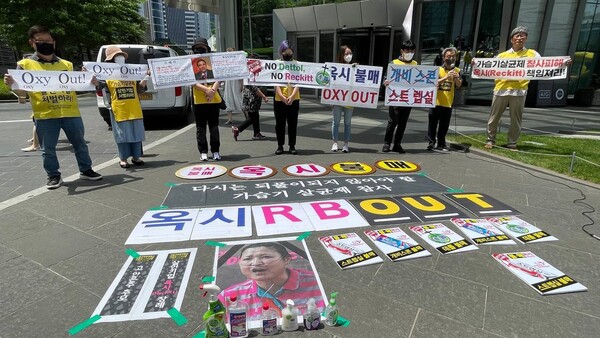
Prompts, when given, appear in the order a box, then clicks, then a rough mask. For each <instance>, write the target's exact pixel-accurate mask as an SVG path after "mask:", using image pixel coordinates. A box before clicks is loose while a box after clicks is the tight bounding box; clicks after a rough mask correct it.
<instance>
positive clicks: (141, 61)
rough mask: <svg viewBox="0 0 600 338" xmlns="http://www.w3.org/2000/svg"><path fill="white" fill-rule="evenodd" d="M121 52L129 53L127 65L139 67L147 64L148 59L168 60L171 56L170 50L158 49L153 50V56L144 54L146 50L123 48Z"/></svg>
mask: <svg viewBox="0 0 600 338" xmlns="http://www.w3.org/2000/svg"><path fill="white" fill-rule="evenodd" d="M121 50H122V51H124V52H125V53H127V60H125V63H130V64H138V65H145V64H147V60H148V59H158V58H166V57H169V56H171V55H170V54H169V50H164V49H158V48H154V49H153V54H148V53H147V52H146V53H144V51H145V49H144V48H121ZM103 54H104V52H103ZM104 59H106V54H104V57H103V60H104Z"/></svg>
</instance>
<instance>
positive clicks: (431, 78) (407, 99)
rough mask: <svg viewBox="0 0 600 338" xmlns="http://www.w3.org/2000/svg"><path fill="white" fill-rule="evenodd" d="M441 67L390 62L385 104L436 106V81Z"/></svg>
mask: <svg viewBox="0 0 600 338" xmlns="http://www.w3.org/2000/svg"><path fill="white" fill-rule="evenodd" d="M439 71H440V67H437V66H436V67H434V66H404V65H395V64H391V63H390V64H389V65H388V68H387V80H388V81H390V82H389V85H388V86H387V87H386V89H385V101H384V102H385V105H386V106H400V107H428V108H433V107H435V100H436V97H437V87H436V83H437V80H438V74H439Z"/></svg>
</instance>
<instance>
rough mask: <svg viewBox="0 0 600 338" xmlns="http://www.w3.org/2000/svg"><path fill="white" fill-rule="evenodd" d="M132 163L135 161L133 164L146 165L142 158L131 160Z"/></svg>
mask: <svg viewBox="0 0 600 338" xmlns="http://www.w3.org/2000/svg"><path fill="white" fill-rule="evenodd" d="M131 163H133V165H138V166H139V165H144V164H145V162H144V161H142V160H131Z"/></svg>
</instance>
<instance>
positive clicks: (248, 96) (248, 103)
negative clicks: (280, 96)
mask: <svg viewBox="0 0 600 338" xmlns="http://www.w3.org/2000/svg"><path fill="white" fill-rule="evenodd" d="M242 93H243V98H242V109H243V112H244V115H246V116H247V118H246V120H245V121H244V122H242V123H241V124H240V125H239V126H237V127H231V131H232V132H233V138H234V139H235V140H236V141H237V140H238V135H239V134H240V133H241V132H243V131H244V130H246V128H248V127H249V126H250V125H252V129H253V130H254V136H252V139H253V140H264V139H265V138H266V136H264V135H263V134H261V133H260V116H259V111H260V106H261V103H262V101H263V100H264V101H265V103H267V102H269V98H268V97H267V96H266V95H265V94H264V93H263V92H262V91H261V90H260V88H258V87H257V86H252V85H248V86H244V90H243V92H242Z"/></svg>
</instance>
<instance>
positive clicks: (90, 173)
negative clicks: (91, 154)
mask: <svg viewBox="0 0 600 338" xmlns="http://www.w3.org/2000/svg"><path fill="white" fill-rule="evenodd" d="M79 178H80V179H82V180H88V181H98V180H101V179H102V175H100V174H98V173H97V172H95V171H94V170H92V169H91V168H90V169H88V170H86V171H84V172H81V173H79Z"/></svg>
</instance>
